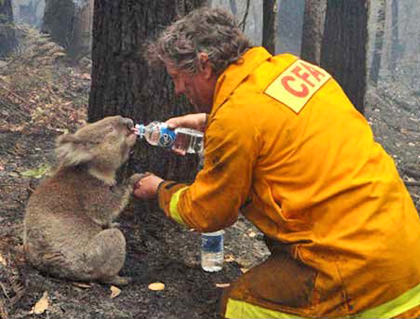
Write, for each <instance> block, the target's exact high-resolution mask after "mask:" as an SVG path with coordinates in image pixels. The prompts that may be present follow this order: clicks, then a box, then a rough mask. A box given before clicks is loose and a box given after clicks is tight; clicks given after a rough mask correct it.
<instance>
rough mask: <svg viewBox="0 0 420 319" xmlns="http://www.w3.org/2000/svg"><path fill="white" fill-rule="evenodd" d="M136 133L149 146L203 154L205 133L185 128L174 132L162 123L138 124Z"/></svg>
mask: <svg viewBox="0 0 420 319" xmlns="http://www.w3.org/2000/svg"><path fill="white" fill-rule="evenodd" d="M135 128H136V133H137V134H138V136H139V137H140V138H144V139H145V140H146V141H147V142H148V143H149V144H151V145H154V146H160V147H165V148H172V149H174V150H179V151H183V152H185V153H198V154H200V153H202V152H203V132H200V131H197V130H193V129H190V128H185V127H177V128H176V129H174V130H171V129H170V128H168V125H167V124H165V123H162V122H157V121H154V122H151V123H150V124H148V125H143V124H136V126H135Z"/></svg>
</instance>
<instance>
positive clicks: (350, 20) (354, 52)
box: [321, 0, 368, 113]
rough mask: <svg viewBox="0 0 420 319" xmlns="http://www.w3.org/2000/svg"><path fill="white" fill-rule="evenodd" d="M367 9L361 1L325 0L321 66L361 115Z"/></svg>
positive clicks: (364, 89)
mask: <svg viewBox="0 0 420 319" xmlns="http://www.w3.org/2000/svg"><path fill="white" fill-rule="evenodd" d="M367 21H368V7H367V1H365V0H353V1H337V0H328V2H327V12H326V18H325V30H324V37H323V41H322V50H321V66H322V67H323V68H325V69H326V70H327V71H328V72H330V73H331V74H332V75H333V76H334V77H335V79H337V81H338V82H339V83H340V84H341V86H342V87H343V89H344V91H345V92H346V93H347V95H348V97H349V98H350V100H351V101H352V102H353V104H354V105H355V107H356V108H357V109H358V110H359V111H360V112H361V113H363V112H364V97H365V92H366V61H367V59H366V56H367V50H366V46H367V37H368V32H367Z"/></svg>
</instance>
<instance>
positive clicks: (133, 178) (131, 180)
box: [128, 173, 147, 186]
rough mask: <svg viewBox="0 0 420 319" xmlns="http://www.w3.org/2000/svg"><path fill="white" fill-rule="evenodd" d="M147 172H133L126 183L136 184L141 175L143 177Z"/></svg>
mask: <svg viewBox="0 0 420 319" xmlns="http://www.w3.org/2000/svg"><path fill="white" fill-rule="evenodd" d="M146 175H147V174H138V173H137V174H133V175H131V177H130V178H129V180H128V185H131V186H134V185H135V184H137V182H138V181H139V180H141V179H142V178H143V177H145V176H146Z"/></svg>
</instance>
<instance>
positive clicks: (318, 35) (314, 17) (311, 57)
mask: <svg viewBox="0 0 420 319" xmlns="http://www.w3.org/2000/svg"><path fill="white" fill-rule="evenodd" d="M326 10H327V1H326V0H306V1H305V13H304V18H303V31H302V47H301V51H300V55H301V57H302V59H304V60H306V61H309V62H311V63H314V64H317V65H319V64H320V62H321V46H322V37H323V34H324V22H325V12H326Z"/></svg>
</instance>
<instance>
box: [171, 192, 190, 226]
mask: <svg viewBox="0 0 420 319" xmlns="http://www.w3.org/2000/svg"><path fill="white" fill-rule="evenodd" d="M187 188H188V186H186V187H183V188H180V189H179V190H177V191H176V192H175V193H174V194H173V195H172V197H171V201H170V202H169V214H170V216H171V218H172V219H173V220H175V221H176V222H177V223H179V224H181V225H186V224H185V222H184V221H183V220H182V217H181V215H180V214H179V211H178V202H179V196H181V193H182V192H183V191H184V190H185V189H187Z"/></svg>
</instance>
